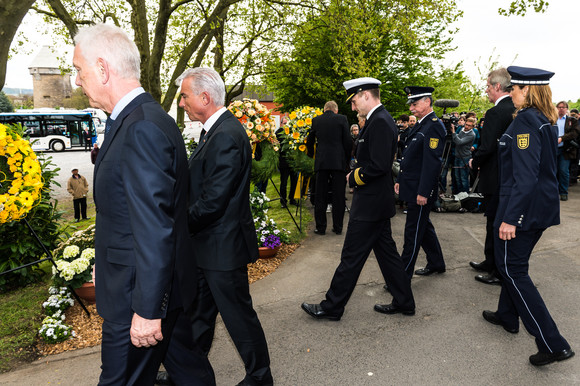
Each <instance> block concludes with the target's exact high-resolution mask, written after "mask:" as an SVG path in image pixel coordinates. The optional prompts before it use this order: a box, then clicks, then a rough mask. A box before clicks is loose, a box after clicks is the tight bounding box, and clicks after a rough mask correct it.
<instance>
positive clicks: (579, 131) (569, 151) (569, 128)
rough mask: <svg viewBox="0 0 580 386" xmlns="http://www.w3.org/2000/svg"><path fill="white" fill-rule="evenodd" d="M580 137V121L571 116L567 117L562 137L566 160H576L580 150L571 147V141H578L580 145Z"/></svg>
mask: <svg viewBox="0 0 580 386" xmlns="http://www.w3.org/2000/svg"><path fill="white" fill-rule="evenodd" d="M579 135H580V125H578V120H577V119H576V118H574V117H571V116H569V115H568V116H566V122H565V123H564V135H563V136H562V142H563V143H564V145H562V149H563V153H564V159H568V160H570V159H576V155H577V153H578V149H577V148H576V147H575V146H572V145H570V141H576V143H578V136H579Z"/></svg>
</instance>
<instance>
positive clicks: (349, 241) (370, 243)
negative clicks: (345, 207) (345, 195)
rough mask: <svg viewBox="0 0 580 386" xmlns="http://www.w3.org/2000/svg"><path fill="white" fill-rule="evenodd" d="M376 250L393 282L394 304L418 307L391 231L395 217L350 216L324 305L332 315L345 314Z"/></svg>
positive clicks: (409, 307)
mask: <svg viewBox="0 0 580 386" xmlns="http://www.w3.org/2000/svg"><path fill="white" fill-rule="evenodd" d="M371 250H372V251H374V252H375V256H376V258H377V262H378V263H379V268H380V269H381V273H382V274H383V278H384V279H385V281H386V282H388V283H389V288H390V289H391V294H392V295H393V304H394V305H395V306H397V307H399V308H402V309H404V310H414V309H415V300H414V298H413V292H412V291H411V282H410V280H409V279H408V278H407V276H406V275H405V271H404V266H403V261H402V260H401V256H399V253H398V252H397V245H396V244H395V241H394V240H393V236H392V233H391V220H390V219H386V220H381V221H357V220H352V219H351V220H350V221H349V222H348V228H347V230H346V236H345V239H344V245H343V247H342V254H341V256H340V264H339V265H338V267H337V268H336V271H335V273H334V276H333V277H332V282H331V283H330V288H329V289H328V291H327V292H326V300H324V301H322V303H321V304H320V305H321V307H322V308H323V309H324V310H325V311H327V312H328V313H330V314H332V315H338V316H341V315H342V314H343V313H344V307H345V306H346V303H347V302H348V299H350V296H351V295H352V292H353V291H354V289H355V287H356V283H357V281H358V278H359V276H360V273H361V271H362V269H363V267H364V265H365V262H366V261H367V258H368V257H369V254H370V253H371Z"/></svg>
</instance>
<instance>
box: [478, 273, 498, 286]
mask: <svg viewBox="0 0 580 386" xmlns="http://www.w3.org/2000/svg"><path fill="white" fill-rule="evenodd" d="M475 280H477V281H480V282H482V283H485V284H498V285H501V280H500V279H499V277H497V276H495V275H494V274H493V273H490V274H489V275H477V276H475Z"/></svg>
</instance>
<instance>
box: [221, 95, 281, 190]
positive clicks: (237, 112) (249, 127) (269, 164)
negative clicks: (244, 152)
mask: <svg viewBox="0 0 580 386" xmlns="http://www.w3.org/2000/svg"><path fill="white" fill-rule="evenodd" d="M228 110H230V111H231V112H232V114H234V116H235V117H236V118H238V120H239V121H240V123H241V124H242V126H244V129H246V133H247V134H248V138H249V139H250V144H251V145H252V158H253V160H252V181H254V182H259V181H267V180H268V179H269V178H270V177H272V174H274V172H275V171H276V169H277V168H278V153H277V151H278V147H279V143H278V140H277V139H276V135H274V129H275V128H276V123H275V122H274V119H272V116H271V115H270V110H268V108H267V107H266V106H264V105H263V104H261V103H260V102H259V101H257V100H256V99H249V98H244V99H242V100H241V101H240V100H237V101H233V102H232V103H230V105H229V106H228ZM256 151H257V152H258V156H259V160H256V159H255V158H256Z"/></svg>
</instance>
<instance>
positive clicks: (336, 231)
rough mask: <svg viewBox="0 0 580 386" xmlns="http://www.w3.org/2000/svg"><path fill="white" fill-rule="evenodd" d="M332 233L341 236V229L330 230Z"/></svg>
mask: <svg viewBox="0 0 580 386" xmlns="http://www.w3.org/2000/svg"><path fill="white" fill-rule="evenodd" d="M332 231H333V232H334V233H336V234H337V235H341V234H342V229H337V228H332Z"/></svg>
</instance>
